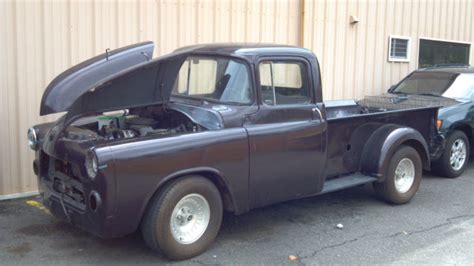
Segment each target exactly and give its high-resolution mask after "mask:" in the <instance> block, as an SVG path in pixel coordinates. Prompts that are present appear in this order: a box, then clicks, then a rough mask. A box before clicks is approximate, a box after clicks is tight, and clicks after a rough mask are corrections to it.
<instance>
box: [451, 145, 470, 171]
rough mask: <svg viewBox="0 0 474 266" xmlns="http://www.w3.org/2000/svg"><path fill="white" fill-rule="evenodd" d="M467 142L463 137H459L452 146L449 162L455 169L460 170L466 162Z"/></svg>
mask: <svg viewBox="0 0 474 266" xmlns="http://www.w3.org/2000/svg"><path fill="white" fill-rule="evenodd" d="M466 154H467V149H466V143H464V141H463V140H462V139H457V140H456V141H454V143H453V145H452V146H451V155H450V156H449V163H450V164H451V167H452V168H453V170H454V171H459V170H460V169H461V168H462V167H463V166H464V163H465V162H466Z"/></svg>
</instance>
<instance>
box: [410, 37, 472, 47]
mask: <svg viewBox="0 0 474 266" xmlns="http://www.w3.org/2000/svg"><path fill="white" fill-rule="evenodd" d="M418 39H419V40H418V45H419V44H420V41H421V40H427V41H436V42H452V43H459V44H469V45H471V44H472V43H471V42H465V41H455V40H448V39H438V38H428V37H421V36H420V37H419V38H418Z"/></svg>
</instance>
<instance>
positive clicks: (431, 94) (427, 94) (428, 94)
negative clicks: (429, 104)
mask: <svg viewBox="0 0 474 266" xmlns="http://www.w3.org/2000/svg"><path fill="white" fill-rule="evenodd" d="M416 95H423V96H433V97H441V96H440V95H437V94H433V93H417V94H416Z"/></svg>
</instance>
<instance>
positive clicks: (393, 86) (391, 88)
mask: <svg viewBox="0 0 474 266" xmlns="http://www.w3.org/2000/svg"><path fill="white" fill-rule="evenodd" d="M394 88H395V85H392V86H390V88H389V89H388V90H387V92H391V91H392V90H393V89H394Z"/></svg>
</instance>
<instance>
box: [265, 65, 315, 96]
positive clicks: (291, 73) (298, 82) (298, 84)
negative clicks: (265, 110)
mask: <svg viewBox="0 0 474 266" xmlns="http://www.w3.org/2000/svg"><path fill="white" fill-rule="evenodd" d="M259 73H260V90H261V93H262V101H263V103H264V104H267V105H282V104H300V103H307V102H309V100H310V98H309V91H308V87H307V84H306V82H305V81H306V75H305V73H307V69H306V65H305V64H304V63H302V62H298V61H265V62H262V63H260V65H259Z"/></svg>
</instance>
